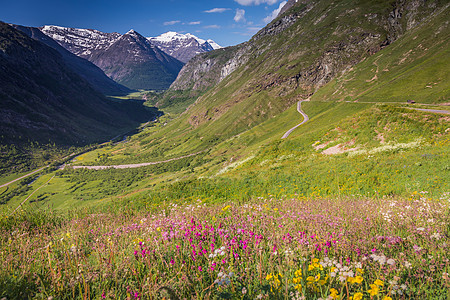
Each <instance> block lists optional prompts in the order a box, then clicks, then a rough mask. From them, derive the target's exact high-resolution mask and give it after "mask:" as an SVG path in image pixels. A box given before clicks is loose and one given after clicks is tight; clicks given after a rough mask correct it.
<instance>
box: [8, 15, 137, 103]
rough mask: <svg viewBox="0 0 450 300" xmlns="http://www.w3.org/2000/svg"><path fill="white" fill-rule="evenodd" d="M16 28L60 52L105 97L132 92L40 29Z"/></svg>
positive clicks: (68, 63) (74, 69)
mask: <svg viewBox="0 0 450 300" xmlns="http://www.w3.org/2000/svg"><path fill="white" fill-rule="evenodd" d="M10 25H11V26H13V27H14V28H16V29H18V30H20V31H22V32H24V33H25V34H27V35H28V36H29V37H31V38H33V39H35V40H38V41H40V42H43V43H44V44H46V45H47V46H50V47H52V48H53V49H55V50H56V51H58V52H59V53H60V54H61V55H62V57H63V59H64V60H65V62H66V64H67V65H68V66H70V67H71V68H72V70H73V71H75V72H76V73H77V74H78V75H80V76H81V77H83V78H84V79H86V80H87V81H89V82H90V83H91V84H92V85H93V86H94V87H95V88H96V89H97V90H98V91H99V92H101V93H103V94H105V95H124V94H128V93H130V92H131V90H130V89H128V88H126V87H125V86H122V85H120V84H118V83H116V82H115V81H114V80H112V79H111V78H109V77H108V76H106V74H105V73H104V72H103V71H102V70H101V69H100V68H98V67H97V66H95V65H94V64H93V63H91V62H89V61H88V60H87V59H84V58H82V57H80V56H78V55H75V54H73V53H72V52H70V51H68V50H66V49H65V48H64V47H62V46H61V45H60V44H59V43H58V42H56V41H55V40H53V39H52V38H51V37H49V36H48V35H46V34H44V33H43V32H42V31H41V30H40V29H39V28H35V27H26V26H21V25H14V24H10Z"/></svg>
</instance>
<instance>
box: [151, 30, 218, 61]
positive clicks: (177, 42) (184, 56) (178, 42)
mask: <svg viewBox="0 0 450 300" xmlns="http://www.w3.org/2000/svg"><path fill="white" fill-rule="evenodd" d="M147 39H148V40H149V41H150V42H151V43H152V44H154V45H156V46H157V47H158V48H159V49H161V50H162V51H164V52H166V53H167V54H169V55H171V56H173V57H175V58H177V59H179V60H181V61H182V62H187V61H189V60H190V59H191V58H192V57H194V56H196V55H197V54H200V53H204V52H209V51H212V50H215V49H219V48H222V47H221V46H219V45H218V44H217V43H215V42H214V41H213V40H211V39H209V40H204V39H201V38H198V37H196V36H195V35H193V34H191V33H185V34H183V33H179V32H175V31H168V32H166V33H163V34H161V35H160V36H157V37H149V38H147Z"/></svg>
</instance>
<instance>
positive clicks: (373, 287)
mask: <svg viewBox="0 0 450 300" xmlns="http://www.w3.org/2000/svg"><path fill="white" fill-rule="evenodd" d="M367 292H368V293H369V295H370V296H376V295H378V293H379V292H380V288H379V287H378V285H376V284H371V285H370V290H367Z"/></svg>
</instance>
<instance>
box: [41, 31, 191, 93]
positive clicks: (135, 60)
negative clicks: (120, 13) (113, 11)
mask: <svg viewBox="0 0 450 300" xmlns="http://www.w3.org/2000/svg"><path fill="white" fill-rule="evenodd" d="M41 30H42V32H44V33H45V34H46V35H48V36H50V37H51V38H53V39H54V40H56V41H57V42H58V43H59V44H61V45H62V46H63V47H64V48H66V49H67V50H69V51H70V52H72V53H74V54H76V55H78V56H80V57H83V58H86V59H88V60H89V61H91V62H92V63H94V64H95V65H97V66H98V67H99V68H101V69H102V70H103V71H104V72H105V74H106V75H108V76H109V77H110V78H112V79H113V80H115V81H116V82H118V83H120V84H123V85H124V86H126V87H128V88H131V89H155V90H164V89H167V88H168V87H169V86H170V84H171V83H172V82H173V81H174V80H175V78H176V76H177V75H178V72H179V71H180V69H181V68H182V66H183V63H182V62H180V61H179V60H177V59H175V58H173V57H171V56H169V55H167V54H165V53H164V52H162V51H161V50H159V49H158V48H157V47H156V46H153V45H151V44H150V43H149V42H148V40H147V39H146V38H144V37H143V36H141V35H140V34H139V33H137V32H136V31H134V30H130V31H129V32H127V33H126V34H124V35H121V34H119V33H103V32H100V31H96V30H91V29H75V28H64V27H59V26H44V27H42V28H41Z"/></svg>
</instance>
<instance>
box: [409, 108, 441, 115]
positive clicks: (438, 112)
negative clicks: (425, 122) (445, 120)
mask: <svg viewBox="0 0 450 300" xmlns="http://www.w3.org/2000/svg"><path fill="white" fill-rule="evenodd" d="M408 109H414V110H419V111H425V112H431V113H435V114H446V115H450V110H440V109H428V108H413V107H408Z"/></svg>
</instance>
